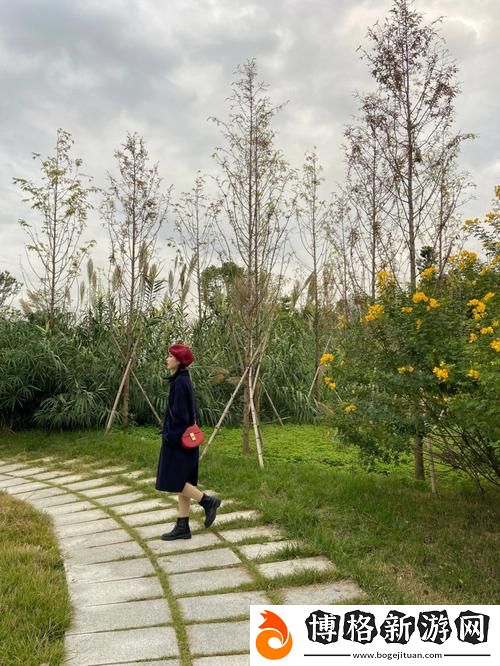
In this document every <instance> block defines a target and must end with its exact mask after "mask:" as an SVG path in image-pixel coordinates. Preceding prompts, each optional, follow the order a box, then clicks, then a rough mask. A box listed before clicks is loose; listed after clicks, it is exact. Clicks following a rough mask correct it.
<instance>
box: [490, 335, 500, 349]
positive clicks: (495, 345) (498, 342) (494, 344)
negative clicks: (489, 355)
mask: <svg viewBox="0 0 500 666" xmlns="http://www.w3.org/2000/svg"><path fill="white" fill-rule="evenodd" d="M490 347H491V348H492V349H494V350H495V351H496V352H500V338H495V339H494V340H492V341H491V342H490Z"/></svg>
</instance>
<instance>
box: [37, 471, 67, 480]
mask: <svg viewBox="0 0 500 666" xmlns="http://www.w3.org/2000/svg"><path fill="white" fill-rule="evenodd" d="M67 475H68V472H60V471H59V472H43V473H42V474H37V475H36V478H37V480H38V481H49V480H51V479H57V478H58V477H61V476H67Z"/></svg>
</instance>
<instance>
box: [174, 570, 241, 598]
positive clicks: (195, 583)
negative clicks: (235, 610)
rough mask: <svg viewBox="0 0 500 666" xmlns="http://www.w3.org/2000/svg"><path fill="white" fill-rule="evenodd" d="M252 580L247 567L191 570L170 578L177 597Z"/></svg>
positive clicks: (237, 585) (234, 585)
mask: <svg viewBox="0 0 500 666" xmlns="http://www.w3.org/2000/svg"><path fill="white" fill-rule="evenodd" d="M252 580H253V579H252V577H251V576H250V574H249V573H248V572H247V570H246V569H245V567H234V568H232V569H211V570H210V571H190V572H189V573H179V574H172V575H171V576H170V578H169V582H170V587H171V588H172V592H173V593H174V594H175V596H177V597H180V596H181V595H188V594H194V593H195V592H211V591H212V590H222V589H223V588H226V587H239V586H240V585H243V584H244V583H251V582H252Z"/></svg>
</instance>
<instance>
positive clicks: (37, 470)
mask: <svg viewBox="0 0 500 666" xmlns="http://www.w3.org/2000/svg"><path fill="white" fill-rule="evenodd" d="M45 471H46V470H45V469H44V468H43V467H28V468H26V467H24V468H23V469H16V470H13V471H12V472H10V474H12V476H34V475H35V474H42V473H43V472H45Z"/></svg>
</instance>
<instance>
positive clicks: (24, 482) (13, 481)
mask: <svg viewBox="0 0 500 666" xmlns="http://www.w3.org/2000/svg"><path fill="white" fill-rule="evenodd" d="M32 483H33V481H31V479H21V478H18V477H15V478H14V477H9V478H8V479H7V480H6V481H0V490H7V489H8V488H16V487H20V486H28V485H30V484H32Z"/></svg>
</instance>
